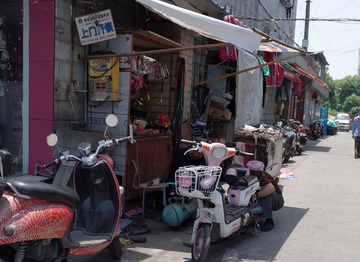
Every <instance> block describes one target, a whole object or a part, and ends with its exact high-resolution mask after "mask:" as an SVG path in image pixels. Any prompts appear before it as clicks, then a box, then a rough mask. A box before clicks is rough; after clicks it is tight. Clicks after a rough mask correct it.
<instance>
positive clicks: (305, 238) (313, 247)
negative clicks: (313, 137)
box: [69, 132, 360, 262]
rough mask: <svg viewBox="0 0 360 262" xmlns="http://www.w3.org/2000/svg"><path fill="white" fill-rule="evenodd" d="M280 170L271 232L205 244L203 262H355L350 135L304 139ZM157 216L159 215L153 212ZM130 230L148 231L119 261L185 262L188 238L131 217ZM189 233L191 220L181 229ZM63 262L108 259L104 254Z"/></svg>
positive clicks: (358, 183)
mask: <svg viewBox="0 0 360 262" xmlns="http://www.w3.org/2000/svg"><path fill="white" fill-rule="evenodd" d="M283 169H286V170H289V171H291V172H293V174H294V175H295V176H296V179H294V180H284V179H281V180H280V182H279V184H280V186H281V187H282V189H283V194H284V198H285V206H284V207H283V208H282V209H281V210H279V211H277V212H274V221H275V228H274V229H273V230H272V231H270V232H266V233H265V232H262V233H261V234H260V235H259V236H258V237H251V236H250V235H245V234H243V235H241V236H239V237H237V238H234V237H231V238H229V239H228V240H224V241H222V242H221V243H216V244H213V245H212V246H211V249H210V252H209V255H208V260H207V261H209V262H212V261H214V262H215V261H216V262H219V261H221V262H235V261H259V262H260V261H278V262H282V261H284V262H287V261H297V262H298V261H299V262H302V261H304V262H305V261H306V262H308V261H324V262H325V261H326V262H331V261H337V262H338V261H358V260H359V257H360V242H359V240H360V230H357V225H358V224H357V222H358V220H357V219H358V218H359V215H360V208H359V204H358V202H359V201H358V198H359V191H360V190H359V188H360V180H359V177H358V176H359V170H360V159H354V150H353V139H352V138H351V132H349V133H343V132H340V133H338V134H337V135H335V136H327V137H325V138H320V139H319V140H317V141H309V146H308V147H307V148H306V150H305V152H304V153H303V154H302V155H297V156H295V157H294V158H292V159H290V161H289V162H288V163H287V164H284V165H283ZM157 215H160V213H159V214H157ZM133 221H134V222H135V223H136V225H135V226H134V228H131V229H130V230H129V231H132V230H135V229H136V228H138V229H139V230H141V224H142V223H144V222H145V223H146V224H147V225H148V226H150V227H151V229H152V230H151V232H150V233H148V234H146V235H142V236H146V238H147V242H146V243H133V244H131V245H126V246H123V252H124V254H123V256H122V259H121V261H123V262H135V261H146V262H153V261H154V262H155V261H191V253H190V252H191V248H189V247H187V246H185V245H183V242H185V243H188V242H189V240H190V235H189V234H187V233H185V232H183V231H181V230H176V231H175V230H172V229H171V228H170V227H169V226H167V225H166V224H165V223H164V222H158V221H156V220H151V219H141V218H133ZM183 229H184V230H185V231H187V232H190V231H191V229H192V223H191V221H188V222H186V223H185V224H184V225H183ZM69 261H72V262H79V261H112V260H111V259H109V258H108V256H107V252H106V251H103V252H102V253H101V254H99V255H97V256H92V257H84V258H70V259H69Z"/></svg>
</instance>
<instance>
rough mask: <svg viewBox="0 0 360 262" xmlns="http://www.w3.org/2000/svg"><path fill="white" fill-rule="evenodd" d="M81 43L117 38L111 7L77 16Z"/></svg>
mask: <svg viewBox="0 0 360 262" xmlns="http://www.w3.org/2000/svg"><path fill="white" fill-rule="evenodd" d="M75 22H76V27H77V29H78V33H79V37H80V41H81V45H88V44H94V43H97V42H101V41H105V40H108V39H111V38H116V31H115V26H114V21H113V19H112V15H111V11H110V9H107V10H104V11H101V12H97V13H94V14H89V15H85V16H81V17H77V18H75Z"/></svg>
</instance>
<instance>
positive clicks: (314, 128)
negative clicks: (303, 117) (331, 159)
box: [309, 120, 321, 140]
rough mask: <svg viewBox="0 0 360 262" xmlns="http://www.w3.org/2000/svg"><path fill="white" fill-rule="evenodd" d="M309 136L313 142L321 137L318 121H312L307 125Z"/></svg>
mask: <svg viewBox="0 0 360 262" xmlns="http://www.w3.org/2000/svg"><path fill="white" fill-rule="evenodd" d="M309 130H310V132H309V136H310V138H311V139H313V140H317V139H318V138H319V137H320V136H321V125H320V122H319V121H318V120H314V121H312V122H311V123H310V124H309Z"/></svg>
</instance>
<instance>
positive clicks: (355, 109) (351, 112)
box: [349, 106, 360, 116]
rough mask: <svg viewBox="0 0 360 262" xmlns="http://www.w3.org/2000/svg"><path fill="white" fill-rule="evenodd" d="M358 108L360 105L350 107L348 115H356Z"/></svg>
mask: <svg viewBox="0 0 360 262" xmlns="http://www.w3.org/2000/svg"><path fill="white" fill-rule="evenodd" d="M359 110H360V106H355V107H353V108H351V110H350V111H349V115H351V116H358V115H359Z"/></svg>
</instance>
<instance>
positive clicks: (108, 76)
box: [88, 57, 120, 101]
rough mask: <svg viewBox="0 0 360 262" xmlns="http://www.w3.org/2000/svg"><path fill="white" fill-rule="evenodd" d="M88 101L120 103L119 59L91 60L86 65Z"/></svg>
mask: <svg viewBox="0 0 360 262" xmlns="http://www.w3.org/2000/svg"><path fill="white" fill-rule="evenodd" d="M88 73H89V99H90V101H120V79H119V77H120V72H119V59H118V58H117V57H108V58H100V59H91V60H89V63H88Z"/></svg>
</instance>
